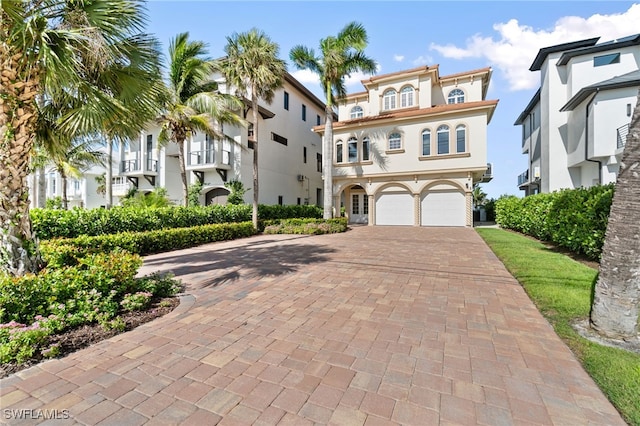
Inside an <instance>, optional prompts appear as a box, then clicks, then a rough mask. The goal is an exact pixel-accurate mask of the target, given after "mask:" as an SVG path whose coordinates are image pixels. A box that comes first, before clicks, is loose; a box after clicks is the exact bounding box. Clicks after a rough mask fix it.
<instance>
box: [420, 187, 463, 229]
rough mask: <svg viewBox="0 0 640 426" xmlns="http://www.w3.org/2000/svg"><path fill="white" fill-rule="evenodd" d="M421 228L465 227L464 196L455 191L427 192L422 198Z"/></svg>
mask: <svg viewBox="0 0 640 426" xmlns="http://www.w3.org/2000/svg"><path fill="white" fill-rule="evenodd" d="M420 210H421V211H422V218H421V219H422V220H421V224H422V226H465V225H466V218H467V214H466V203H465V196H464V194H463V193H461V192H457V191H434V192H429V193H428V194H427V195H426V196H424V197H423V198H422V205H421V209H420Z"/></svg>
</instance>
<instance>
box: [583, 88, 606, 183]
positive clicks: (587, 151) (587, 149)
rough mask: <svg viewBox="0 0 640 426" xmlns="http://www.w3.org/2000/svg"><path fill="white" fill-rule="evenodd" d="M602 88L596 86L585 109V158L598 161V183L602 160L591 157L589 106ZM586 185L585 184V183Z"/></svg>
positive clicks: (599, 181) (600, 177) (594, 161)
mask: <svg viewBox="0 0 640 426" xmlns="http://www.w3.org/2000/svg"><path fill="white" fill-rule="evenodd" d="M599 91H600V89H598V88H596V93H595V95H593V97H591V99H590V100H589V102H588V103H587V109H586V111H585V129H584V159H585V160H586V161H590V162H592V163H598V185H602V161H600V160H590V159H589V107H590V106H591V104H592V103H593V101H594V100H595V99H596V96H598V92H599ZM583 186H584V185H583Z"/></svg>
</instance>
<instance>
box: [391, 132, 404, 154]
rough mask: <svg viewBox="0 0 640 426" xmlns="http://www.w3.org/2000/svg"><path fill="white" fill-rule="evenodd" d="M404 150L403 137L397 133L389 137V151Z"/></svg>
mask: <svg viewBox="0 0 640 426" xmlns="http://www.w3.org/2000/svg"><path fill="white" fill-rule="evenodd" d="M400 148H402V137H401V136H400V133H398V132H395V133H391V134H390V135H389V150H392V149H400Z"/></svg>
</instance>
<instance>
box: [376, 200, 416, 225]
mask: <svg viewBox="0 0 640 426" xmlns="http://www.w3.org/2000/svg"><path fill="white" fill-rule="evenodd" d="M376 225H413V196H412V195H411V194H409V193H408V192H383V193H382V194H379V195H378V196H377V197H376Z"/></svg>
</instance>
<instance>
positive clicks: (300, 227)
mask: <svg viewBox="0 0 640 426" xmlns="http://www.w3.org/2000/svg"><path fill="white" fill-rule="evenodd" d="M261 227H262V229H263V231H264V233H265V234H306V235H321V234H333V233H337V232H345V231H346V230H347V219H346V218H336V219H327V220H324V219H279V220H268V221H264V222H262V224H261Z"/></svg>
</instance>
